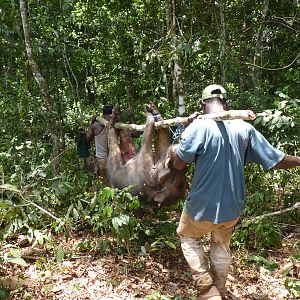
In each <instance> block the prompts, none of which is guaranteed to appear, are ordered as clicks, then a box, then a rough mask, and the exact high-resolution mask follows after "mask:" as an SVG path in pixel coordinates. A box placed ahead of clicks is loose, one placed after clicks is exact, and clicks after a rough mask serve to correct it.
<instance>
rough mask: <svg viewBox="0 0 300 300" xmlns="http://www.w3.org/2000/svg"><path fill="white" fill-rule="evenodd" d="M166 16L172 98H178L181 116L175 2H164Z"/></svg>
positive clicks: (181, 93) (180, 86)
mask: <svg viewBox="0 0 300 300" xmlns="http://www.w3.org/2000/svg"><path fill="white" fill-rule="evenodd" d="M165 5H166V6H165V7H166V16H167V30H168V34H170V35H171V37H172V48H173V49H172V50H173V53H174V54H173V72H172V73H173V89H172V90H173V98H174V99H177V98H178V113H179V116H183V115H184V113H185V96H184V85H183V78H182V67H181V63H180V57H179V54H178V50H177V47H178V38H177V35H176V13H175V0H166V2H165Z"/></svg>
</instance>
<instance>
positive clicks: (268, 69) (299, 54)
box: [245, 52, 300, 71]
mask: <svg viewBox="0 0 300 300" xmlns="http://www.w3.org/2000/svg"><path fill="white" fill-rule="evenodd" d="M299 56H300V52H299V53H298V54H297V56H296V57H295V59H294V60H293V61H292V62H291V63H290V64H288V65H286V66H284V67H281V68H277V69H272V68H265V67H261V66H258V65H254V64H250V63H247V62H246V63H245V65H247V66H251V67H256V68H259V69H264V70H267V71H279V70H284V69H287V68H289V67H290V66H292V65H293V64H294V63H295V62H296V60H297V59H298V57H299Z"/></svg>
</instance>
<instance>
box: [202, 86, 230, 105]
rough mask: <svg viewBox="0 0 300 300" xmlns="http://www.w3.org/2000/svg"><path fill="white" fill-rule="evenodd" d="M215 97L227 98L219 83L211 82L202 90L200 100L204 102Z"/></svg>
mask: <svg viewBox="0 0 300 300" xmlns="http://www.w3.org/2000/svg"><path fill="white" fill-rule="evenodd" d="M215 97H217V98H221V99H227V93H226V90H225V89H224V88H223V87H222V86H221V85H218V84H211V85H209V86H207V87H206V88H205V89H204V90H203V92H202V98H201V101H202V102H204V101H205V100H207V99H210V98H215Z"/></svg>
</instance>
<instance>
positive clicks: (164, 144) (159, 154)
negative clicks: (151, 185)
mask: <svg viewBox="0 0 300 300" xmlns="http://www.w3.org/2000/svg"><path fill="white" fill-rule="evenodd" d="M147 110H148V111H149V112H151V113H152V115H153V116H154V117H155V121H162V120H163V118H162V116H161V115H160V113H159V110H158V109H157V107H156V106H155V104H154V103H153V102H150V103H149V104H148V105H147ZM170 145H171V137H170V133H169V129H168V128H160V129H158V130H157V132H156V140H155V156H156V159H155V161H156V162H157V161H159V160H161V159H164V158H165V157H166V153H167V151H168V148H169V147H170Z"/></svg>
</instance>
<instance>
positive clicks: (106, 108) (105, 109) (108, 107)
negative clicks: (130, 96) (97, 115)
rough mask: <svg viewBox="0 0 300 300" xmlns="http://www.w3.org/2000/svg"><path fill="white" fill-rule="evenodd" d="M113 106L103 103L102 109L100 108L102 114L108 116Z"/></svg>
mask: <svg viewBox="0 0 300 300" xmlns="http://www.w3.org/2000/svg"><path fill="white" fill-rule="evenodd" d="M113 108H114V107H113V105H111V104H105V105H104V106H103V109H102V113H103V116H109V115H111V114H112V110H113Z"/></svg>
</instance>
